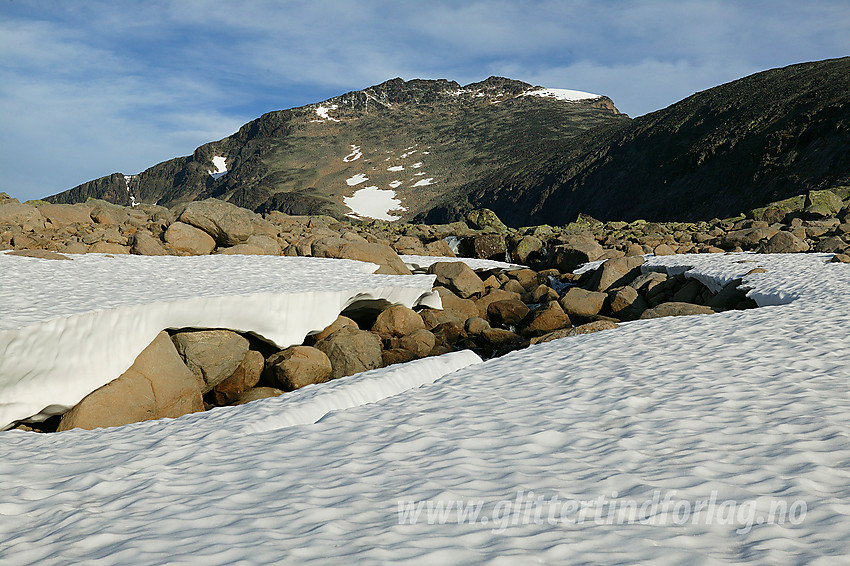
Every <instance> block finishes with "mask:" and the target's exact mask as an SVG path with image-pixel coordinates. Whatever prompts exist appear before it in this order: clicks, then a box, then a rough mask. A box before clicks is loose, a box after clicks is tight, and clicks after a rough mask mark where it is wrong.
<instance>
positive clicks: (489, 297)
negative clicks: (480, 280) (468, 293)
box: [475, 289, 522, 318]
mask: <svg viewBox="0 0 850 566" xmlns="http://www.w3.org/2000/svg"><path fill="white" fill-rule="evenodd" d="M508 299H516V300H520V299H522V297H521V296H520V294H519V293H511V292H510V291H505V290H503V289H493V290H492V291H490V292H489V293H487V294H486V295H484V296H483V297H481V298H480V299H475V306H476V307H477V308H478V316H480V317H482V318H486V317H487V316H488V315H487V309H488V308H489V307H490V303H495V302H496V301H505V300H508Z"/></svg>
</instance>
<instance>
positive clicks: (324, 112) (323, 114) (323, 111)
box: [310, 104, 339, 122]
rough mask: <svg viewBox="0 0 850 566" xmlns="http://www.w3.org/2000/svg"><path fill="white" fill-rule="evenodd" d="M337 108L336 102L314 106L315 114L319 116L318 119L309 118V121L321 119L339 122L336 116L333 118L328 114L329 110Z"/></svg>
mask: <svg viewBox="0 0 850 566" xmlns="http://www.w3.org/2000/svg"><path fill="white" fill-rule="evenodd" d="M337 108H339V106H337V105H336V104H331V105H329V106H325V105H323V104H320V105H319V106H317V107H316V115H317V116H318V117H319V118H320V119H319V120H310V121H311V122H322V121H325V120H327V121H330V122H339V120H338V119H337V118H334V117H332V116H330V115H329V114H328V112H330V111H331V110H336V109H337Z"/></svg>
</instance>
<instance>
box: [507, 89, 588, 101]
mask: <svg viewBox="0 0 850 566" xmlns="http://www.w3.org/2000/svg"><path fill="white" fill-rule="evenodd" d="M520 96H543V97H545V98H556V99H558V100H565V101H567V102H578V101H580V100H592V99H594V98H602V97H601V96H600V95H598V94H593V93H590V92H582V91H580V90H568V89H565V88H541V89H537V90H529V91H526V92H524V93H522V94H521V95H520Z"/></svg>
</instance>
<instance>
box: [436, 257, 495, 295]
mask: <svg viewBox="0 0 850 566" xmlns="http://www.w3.org/2000/svg"><path fill="white" fill-rule="evenodd" d="M428 273H432V274H434V275H436V276H437V280H436V282H435V284H436V285H440V286H443V287H448V288H449V289H450V290H451V291H452V292H454V293H455V294H457V296H458V297H460V298H462V299H468V298H469V297H472V296H478V295H481V294H482V293H484V282H483V281H481V278H480V277H478V276H477V275H476V274H475V272H474V271H472V269H471V268H470V267H469V266H468V265H466V264H465V263H463V262H462V261H438V262H436V263H432V264H431V265H430V266H429V267H428Z"/></svg>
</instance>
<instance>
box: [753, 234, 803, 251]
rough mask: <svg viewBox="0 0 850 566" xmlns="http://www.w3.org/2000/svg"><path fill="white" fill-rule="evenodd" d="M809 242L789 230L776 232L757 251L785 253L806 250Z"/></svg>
mask: <svg viewBox="0 0 850 566" xmlns="http://www.w3.org/2000/svg"><path fill="white" fill-rule="evenodd" d="M808 249H809V244H807V243H806V242H805V241H804V240H801V239H800V238H798V237H797V236H795V235H794V234H792V233H791V232H777V233H776V234H774V235H773V236H771V237H770V239H769V240H768V241H766V242H765V243H764V244H762V245H761V247H760V248H759V253H763V254H786V253H798V252H805V251H808Z"/></svg>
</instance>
